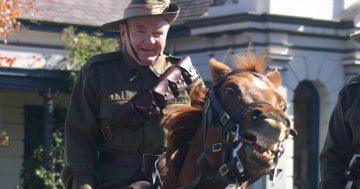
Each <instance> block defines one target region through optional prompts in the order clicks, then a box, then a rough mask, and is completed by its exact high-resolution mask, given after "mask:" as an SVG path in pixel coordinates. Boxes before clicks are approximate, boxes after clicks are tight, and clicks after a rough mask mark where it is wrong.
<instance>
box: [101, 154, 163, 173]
mask: <svg viewBox="0 0 360 189" xmlns="http://www.w3.org/2000/svg"><path fill="white" fill-rule="evenodd" d="M159 157H160V155H154V154H152V153H144V154H129V153H122V152H101V153H100V155H99V163H103V164H108V165H114V166H126V167H135V168H141V169H142V171H143V172H145V173H148V172H151V171H152V170H153V168H154V167H153V166H154V165H155V161H156V160H157V159H158V158H159Z"/></svg>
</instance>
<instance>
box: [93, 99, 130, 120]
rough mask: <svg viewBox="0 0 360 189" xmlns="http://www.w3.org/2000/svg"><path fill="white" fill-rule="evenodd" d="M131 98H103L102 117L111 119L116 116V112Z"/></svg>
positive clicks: (101, 105)
mask: <svg viewBox="0 0 360 189" xmlns="http://www.w3.org/2000/svg"><path fill="white" fill-rule="evenodd" d="M128 101H129V99H126V98H117V99H111V98H110V97H108V98H103V99H102V100H101V104H100V111H99V117H100V119H110V118H112V116H114V114H115V112H116V111H117V110H119V109H120V108H121V107H122V106H123V105H124V104H125V103H126V102H128Z"/></svg>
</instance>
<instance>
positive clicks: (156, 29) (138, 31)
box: [120, 17, 170, 66]
mask: <svg viewBox="0 0 360 189" xmlns="http://www.w3.org/2000/svg"><path fill="white" fill-rule="evenodd" d="M128 27H129V28H128V30H129V35H130V36H127V35H128V33H127V31H126V26H125V25H124V24H121V25H120V35H121V38H122V42H123V43H125V46H126V50H127V51H128V52H129V54H130V56H131V57H133V58H134V60H136V62H137V63H138V64H139V65H141V66H150V65H151V64H153V63H154V62H155V61H156V59H157V57H158V56H159V55H161V54H162V53H163V51H164V48H165V44H166V36H167V33H168V31H169V28H170V25H169V23H168V22H167V21H166V20H164V19H163V18H154V17H150V18H146V17H144V18H132V19H129V20H128ZM129 37H130V40H131V44H132V46H133V47H134V50H135V52H136V54H137V55H138V57H139V59H140V61H139V60H138V59H137V58H136V55H135V54H134V53H133V51H132V50H131V46H130V41H129Z"/></svg>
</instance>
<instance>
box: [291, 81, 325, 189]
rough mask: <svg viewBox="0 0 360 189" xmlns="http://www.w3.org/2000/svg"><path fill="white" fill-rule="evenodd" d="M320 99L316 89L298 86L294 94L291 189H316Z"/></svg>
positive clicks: (307, 84) (306, 84) (305, 82)
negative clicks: (294, 130)
mask: <svg viewBox="0 0 360 189" xmlns="http://www.w3.org/2000/svg"><path fill="white" fill-rule="evenodd" d="M319 112H320V98H319V94H318V92H317V90H316V88H315V86H314V85H313V84H312V83H311V82H309V81H303V82H301V83H300V84H299V85H298V87H297V88H296V90H295V97H294V124H295V125H294V126H295V129H296V130H297V131H298V136H296V137H295V138H294V140H295V143H294V189H317V183H318V169H319V163H318V154H319V147H318V146H319V145H318V143H319Z"/></svg>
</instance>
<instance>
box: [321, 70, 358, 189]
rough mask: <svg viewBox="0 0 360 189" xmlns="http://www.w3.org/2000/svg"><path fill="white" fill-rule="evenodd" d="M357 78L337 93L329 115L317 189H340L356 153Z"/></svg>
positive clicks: (345, 181) (344, 183)
mask: <svg viewBox="0 0 360 189" xmlns="http://www.w3.org/2000/svg"><path fill="white" fill-rule="evenodd" d="M359 120H360V76H357V77H355V78H353V79H352V80H351V81H350V82H349V83H347V84H346V85H345V86H344V88H343V89H342V90H341V92H340V94H339V97H338V102H337V104H336V106H335V108H334V110H333V113H332V115H331V119H330V123H329V128H328V133H327V137H326V141H325V144H324V147H323V149H322V151H321V154H320V173H321V182H320V188H321V189H340V188H344V187H345V185H346V183H347V180H346V175H345V173H346V169H347V168H348V166H349V162H350V160H351V158H352V156H353V155H354V153H355V152H356V153H360V121H359Z"/></svg>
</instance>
